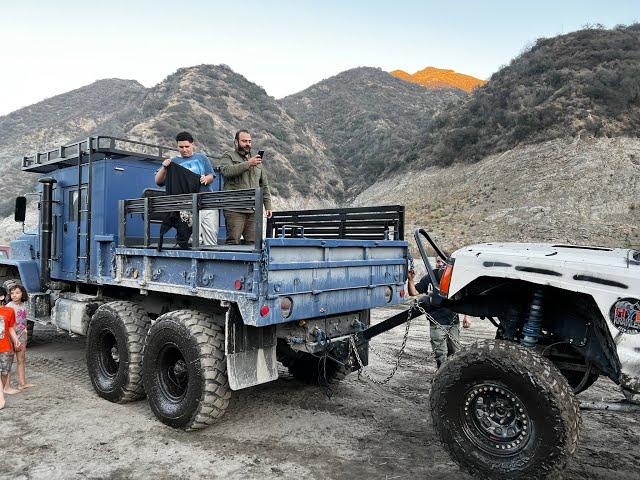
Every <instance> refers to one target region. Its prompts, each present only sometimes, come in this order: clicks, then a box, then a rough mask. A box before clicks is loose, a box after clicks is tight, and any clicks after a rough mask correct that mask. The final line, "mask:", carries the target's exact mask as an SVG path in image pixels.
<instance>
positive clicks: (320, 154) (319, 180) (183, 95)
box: [127, 65, 343, 201]
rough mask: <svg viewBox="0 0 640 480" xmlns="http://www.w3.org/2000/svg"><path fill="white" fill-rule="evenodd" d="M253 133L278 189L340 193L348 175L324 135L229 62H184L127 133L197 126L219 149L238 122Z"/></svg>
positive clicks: (160, 136) (166, 136)
mask: <svg viewBox="0 0 640 480" xmlns="http://www.w3.org/2000/svg"><path fill="white" fill-rule="evenodd" d="M240 128H246V129H248V130H249V131H250V132H251V133H252V137H253V146H254V149H255V150H256V151H257V150H258V149H260V150H265V152H266V154H265V165H266V166H268V173H269V176H270V179H271V183H272V184H273V190H274V193H275V194H276V195H278V196H279V197H282V198H285V199H287V198H290V197H292V195H293V196H294V197H315V198H318V199H319V200H324V201H332V200H333V199H334V198H335V197H336V196H339V195H341V194H342V190H343V187H342V181H341V180H340V177H339V175H338V174H337V173H336V170H335V168H334V166H333V163H332V161H331V160H332V159H331V157H330V155H328V154H327V153H326V152H325V147H324V145H323V144H322V142H321V141H320V140H319V139H318V138H317V137H316V136H315V134H314V133H313V132H311V131H310V130H309V129H307V128H306V127H305V126H304V124H303V123H301V122H299V121H297V120H296V119H294V118H293V117H292V116H291V115H289V113H287V112H286V111H285V109H284V108H283V107H282V106H281V105H280V104H279V103H278V102H277V101H276V100H275V99H274V98H273V97H270V96H269V95H267V93H266V92H265V91H264V89H262V88H261V87H259V86H257V85H256V84H254V83H251V82H250V81H248V80H247V79H246V78H244V77H243V76H242V75H239V74H237V73H235V72H234V71H233V70H231V69H230V68H229V67H226V66H224V65H219V66H214V65H200V66H197V67H191V68H183V69H180V70H178V71H177V72H176V73H174V74H173V75H170V76H169V77H168V78H167V79H166V80H164V81H163V82H161V83H160V84H158V85H157V86H155V87H153V88H151V89H150V90H149V91H148V92H147V94H146V96H145V97H144V99H143V101H142V102H141V104H140V106H139V109H138V115H137V117H135V122H133V123H132V124H131V125H130V127H129V128H128V130H127V136H128V137H132V138H142V139H145V140H148V141H150V142H152V143H160V144H173V143H174V137H175V134H176V133H177V132H179V131H181V130H189V131H191V132H193V134H194V136H195V137H196V141H197V142H199V143H200V145H201V146H202V148H203V149H204V150H205V151H207V152H209V153H210V154H211V156H212V160H213V163H214V164H215V159H216V158H217V157H220V156H221V155H222V153H224V152H225V151H227V150H231V149H233V135H234V133H235V132H236V130H238V129H240Z"/></svg>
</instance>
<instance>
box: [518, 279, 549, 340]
mask: <svg viewBox="0 0 640 480" xmlns="http://www.w3.org/2000/svg"><path fill="white" fill-rule="evenodd" d="M543 314H544V293H543V292H542V290H541V289H538V290H535V291H534V292H533V298H532V299H531V305H530V307H529V316H528V317H527V321H526V323H525V324H524V327H522V340H521V341H520V343H521V344H522V345H524V346H525V347H529V348H533V347H535V346H536V345H537V344H538V337H540V329H541V328H542V317H543Z"/></svg>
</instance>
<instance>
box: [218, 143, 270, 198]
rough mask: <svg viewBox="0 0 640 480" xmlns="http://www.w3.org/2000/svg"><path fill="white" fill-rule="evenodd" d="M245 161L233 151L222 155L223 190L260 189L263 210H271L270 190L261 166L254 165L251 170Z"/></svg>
mask: <svg viewBox="0 0 640 480" xmlns="http://www.w3.org/2000/svg"><path fill="white" fill-rule="evenodd" d="M247 160H248V159H246V158H245V157H242V156H240V154H239V153H238V152H236V151H235V150H234V151H232V152H227V153H225V154H224V155H222V158H221V159H220V171H221V172H222V175H223V176H224V189H225V190H242V189H245V188H258V187H262V192H263V202H264V208H265V209H266V210H273V209H272V207H271V190H270V189H269V181H268V180H267V174H266V172H265V169H264V168H263V167H262V165H256V166H255V167H253V168H251V167H249V164H248V163H247ZM238 211H240V210H238Z"/></svg>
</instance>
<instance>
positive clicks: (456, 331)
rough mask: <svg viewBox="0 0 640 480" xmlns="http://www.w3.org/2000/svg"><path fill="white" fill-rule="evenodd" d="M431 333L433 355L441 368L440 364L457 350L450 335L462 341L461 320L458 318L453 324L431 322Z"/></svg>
mask: <svg viewBox="0 0 640 480" xmlns="http://www.w3.org/2000/svg"><path fill="white" fill-rule="evenodd" d="M443 330H444V331H443ZM447 334H448V335H447ZM429 335H430V337H431V348H432V350H433V355H434V356H435V357H436V364H437V365H438V368H440V365H442V364H443V363H444V361H445V360H446V359H447V357H450V356H451V355H453V354H454V353H456V351H457V347H456V345H455V343H454V341H453V340H452V339H451V338H450V337H453V338H454V339H455V341H457V342H458V343H460V321H459V320H457V321H456V322H454V323H452V324H451V325H440V326H437V325H434V323H433V322H429Z"/></svg>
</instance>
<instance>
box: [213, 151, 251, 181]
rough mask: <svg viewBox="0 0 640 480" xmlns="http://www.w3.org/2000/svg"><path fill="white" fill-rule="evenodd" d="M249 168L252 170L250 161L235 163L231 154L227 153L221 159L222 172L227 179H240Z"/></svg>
mask: <svg viewBox="0 0 640 480" xmlns="http://www.w3.org/2000/svg"><path fill="white" fill-rule="evenodd" d="M249 168H251V166H250V165H249V161H246V162H242V163H233V159H232V158H231V154H230V153H225V154H224V155H223V156H222V158H221V159H220V171H221V172H222V175H224V176H225V177H227V178H234V177H239V176H240V175H242V174H243V173H244V172H246V171H247V170H249Z"/></svg>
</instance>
